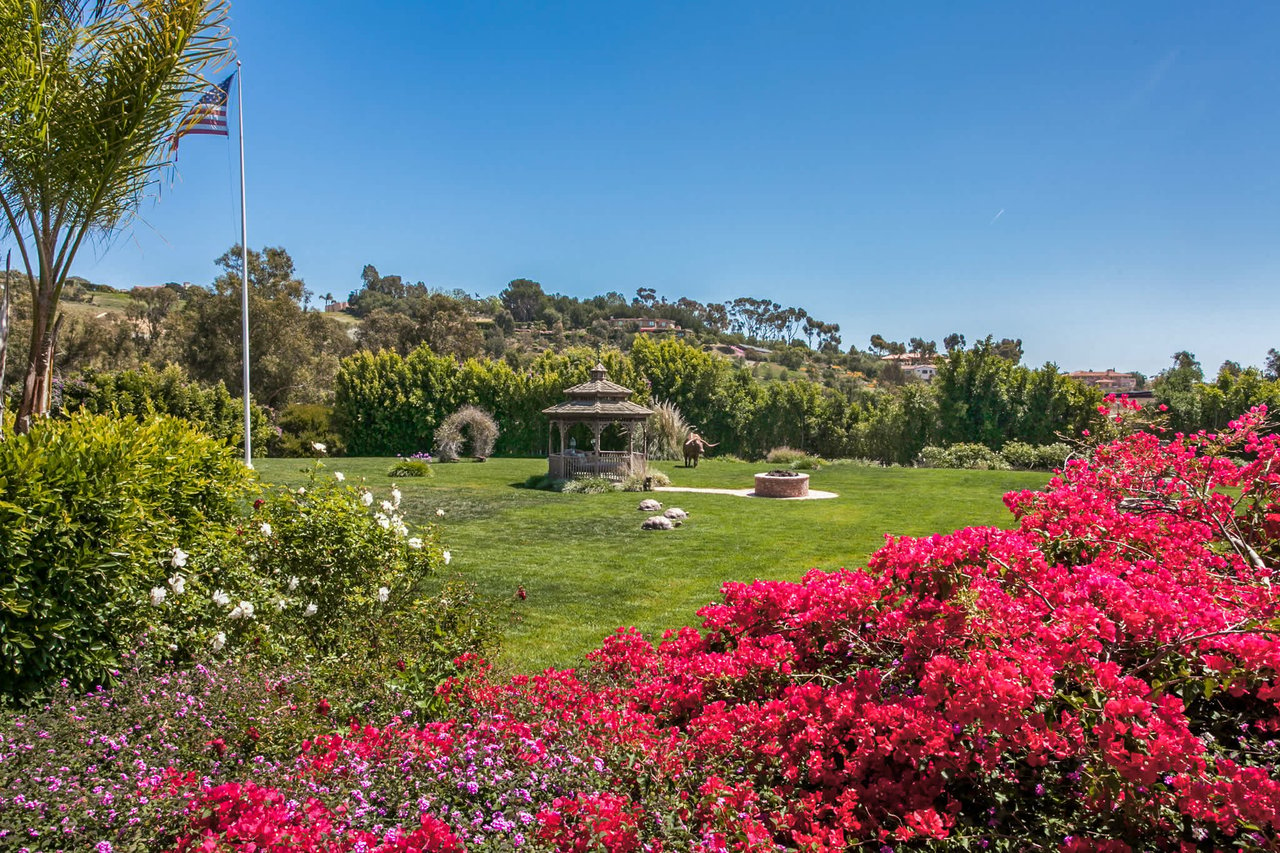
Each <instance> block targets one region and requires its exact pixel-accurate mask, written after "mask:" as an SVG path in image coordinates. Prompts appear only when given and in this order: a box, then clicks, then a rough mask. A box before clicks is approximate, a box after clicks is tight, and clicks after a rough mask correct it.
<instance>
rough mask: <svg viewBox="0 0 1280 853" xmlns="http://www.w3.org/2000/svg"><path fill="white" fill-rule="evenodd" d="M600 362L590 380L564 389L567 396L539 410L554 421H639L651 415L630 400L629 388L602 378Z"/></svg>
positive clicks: (602, 366) (593, 370)
mask: <svg viewBox="0 0 1280 853" xmlns="http://www.w3.org/2000/svg"><path fill="white" fill-rule="evenodd" d="M605 376H606V371H605V367H604V365H603V364H597V365H596V366H595V368H594V369H592V371H591V381H590V382H583V383H582V384H581V385H574V386H573V387H572V388H566V389H565V392H564V393H565V395H566V396H567V397H568V398H569V399H568V400H566V401H565V402H563V403H557V404H556V405H554V406H549V407H548V408H545V409H543V410H542V413H543V414H544V415H550V416H551V417H552V418H555V419H557V420H574V419H581V420H591V421H595V420H619V421H640V420H644V419H645V418H647V417H649V415H651V414H653V410H652V409H646V408H645V407H644V406H640V405H637V404H635V403H633V402H631V401H630V400H629V399H627V398H628V397H630V396H631V393H632V392H631V389H630V388H624V387H622V386H621V385H619V384H618V383H616V382H610V381H609V380H608V379H606V378H605Z"/></svg>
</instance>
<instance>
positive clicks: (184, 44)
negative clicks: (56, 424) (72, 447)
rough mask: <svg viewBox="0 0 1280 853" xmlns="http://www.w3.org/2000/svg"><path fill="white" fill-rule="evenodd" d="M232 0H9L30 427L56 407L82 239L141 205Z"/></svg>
mask: <svg viewBox="0 0 1280 853" xmlns="http://www.w3.org/2000/svg"><path fill="white" fill-rule="evenodd" d="M227 15H228V9H227V2H226V0H0V210H2V211H3V214H4V216H3V219H2V220H0V238H5V239H7V240H8V241H10V242H12V243H13V244H14V245H15V246H16V248H17V254H18V256H19V257H20V258H21V262H22V264H23V266H24V267H25V269H26V273H27V278H28V281H29V282H30V289H31V303H32V316H31V339H30V346H29V350H28V357H27V365H26V375H25V381H24V383H23V387H22V399H21V402H20V404H19V407H18V411H17V418H18V429H19V430H25V429H27V428H29V426H30V420H31V416H32V415H33V414H42V413H43V412H45V411H47V409H48V381H49V376H48V371H49V366H50V364H51V362H52V357H53V350H54V347H55V346H56V343H57V333H58V328H59V324H60V321H61V316H60V315H59V312H58V305H59V301H60V299H61V297H62V288H63V285H64V283H65V282H66V279H67V275H68V273H69V271H70V269H71V264H72V262H73V261H74V260H75V257H76V253H77V252H78V251H79V249H80V248H81V246H82V245H83V244H84V242H85V241H86V240H88V239H93V238H103V239H107V238H109V237H110V236H111V235H112V233H113V232H115V231H117V230H118V229H120V228H121V227H122V226H124V225H126V224H127V223H128V222H129V220H130V219H131V217H132V216H133V215H134V214H136V212H137V210H138V207H139V205H140V203H141V202H142V200H143V198H144V197H145V196H146V194H147V192H148V190H149V189H150V188H152V187H154V186H155V183H156V181H157V180H158V178H159V172H160V170H161V169H162V168H163V167H164V166H165V165H167V163H168V162H169V150H170V145H169V142H170V139H171V138H172V136H173V134H174V131H175V129H176V128H177V126H178V124H179V122H180V120H181V119H182V118H183V116H184V114H185V113H186V112H187V110H188V109H189V108H190V106H191V103H192V100H193V98H194V97H195V96H196V95H198V94H200V93H202V92H203V91H204V90H205V89H206V88H207V87H208V85H209V83H208V81H207V80H206V79H205V76H204V74H205V72H206V71H210V70H213V69H214V68H216V67H217V66H218V65H220V64H223V63H224V62H225V61H226V59H227V58H228V56H229V54H230V50H231V38H230V33H229V30H228V27H227Z"/></svg>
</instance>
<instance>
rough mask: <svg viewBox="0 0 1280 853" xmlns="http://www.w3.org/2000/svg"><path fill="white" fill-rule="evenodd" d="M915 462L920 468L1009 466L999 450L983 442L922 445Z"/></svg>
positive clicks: (990, 468) (984, 468) (1006, 467)
mask: <svg viewBox="0 0 1280 853" xmlns="http://www.w3.org/2000/svg"><path fill="white" fill-rule="evenodd" d="M916 464H917V465H918V466H919V467H921V468H968V469H971V470H975V471H1001V470H1006V469H1008V468H1009V467H1010V465H1009V463H1008V462H1007V461H1005V458H1004V457H1003V456H1001V455H1000V452H999V451H996V450H992V449H991V448H990V447H987V446H986V445H985V444H952V445H950V446H948V447H935V446H929V447H924V448H921V450H920V456H919V457H918V458H917V459H916Z"/></svg>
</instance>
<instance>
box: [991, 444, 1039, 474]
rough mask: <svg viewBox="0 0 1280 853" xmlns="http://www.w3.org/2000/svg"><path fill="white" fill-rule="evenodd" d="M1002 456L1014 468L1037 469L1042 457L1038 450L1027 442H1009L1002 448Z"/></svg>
mask: <svg viewBox="0 0 1280 853" xmlns="http://www.w3.org/2000/svg"><path fill="white" fill-rule="evenodd" d="M1000 455H1001V456H1003V457H1004V460H1005V461H1006V462H1008V463H1009V464H1010V465H1012V466H1013V467H1014V468H1036V467H1038V466H1037V464H1036V463H1037V462H1039V460H1040V455H1039V453H1037V449H1036V448H1035V447H1033V446H1032V445H1030V444H1027V443H1026V442H1025V441H1008V442H1005V445H1004V447H1002V448H1000Z"/></svg>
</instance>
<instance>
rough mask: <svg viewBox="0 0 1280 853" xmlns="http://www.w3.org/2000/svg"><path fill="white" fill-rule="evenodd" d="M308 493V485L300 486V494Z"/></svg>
mask: <svg viewBox="0 0 1280 853" xmlns="http://www.w3.org/2000/svg"><path fill="white" fill-rule="evenodd" d="M306 493H307V487H306V486H298V494H300V495H305V494H306Z"/></svg>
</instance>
